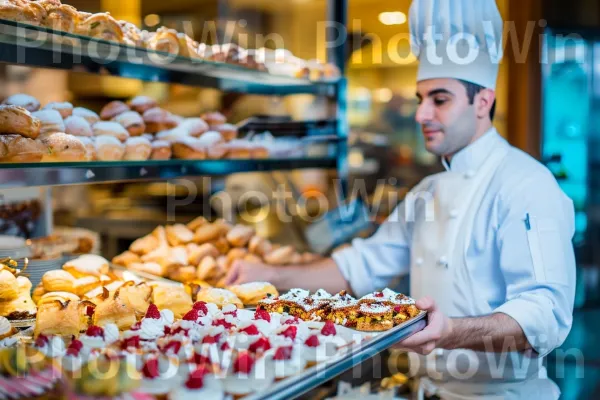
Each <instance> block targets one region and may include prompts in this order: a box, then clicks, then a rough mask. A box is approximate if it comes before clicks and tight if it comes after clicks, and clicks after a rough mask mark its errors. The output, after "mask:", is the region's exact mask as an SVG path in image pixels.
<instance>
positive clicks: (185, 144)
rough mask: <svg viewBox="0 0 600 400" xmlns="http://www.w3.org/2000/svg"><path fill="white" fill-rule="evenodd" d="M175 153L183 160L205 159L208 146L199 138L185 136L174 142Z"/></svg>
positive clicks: (176, 156)
mask: <svg viewBox="0 0 600 400" xmlns="http://www.w3.org/2000/svg"><path fill="white" fill-rule="evenodd" d="M173 155H174V156H175V158H179V159H181V160H204V159H206V147H205V146H204V145H202V143H201V142H199V139H197V138H193V137H191V136H188V137H183V138H180V139H177V140H176V141H175V142H174V143H173Z"/></svg>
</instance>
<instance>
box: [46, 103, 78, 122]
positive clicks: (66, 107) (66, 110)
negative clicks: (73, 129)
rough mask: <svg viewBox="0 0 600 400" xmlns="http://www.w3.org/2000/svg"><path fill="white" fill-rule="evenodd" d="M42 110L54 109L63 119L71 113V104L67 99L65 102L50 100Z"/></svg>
mask: <svg viewBox="0 0 600 400" xmlns="http://www.w3.org/2000/svg"><path fill="white" fill-rule="evenodd" d="M44 110H56V111H58V112H59V113H60V116H61V117H62V118H63V119H64V118H67V117H70V116H71V115H72V114H73V104H71V103H69V102H68V101H65V102H51V103H48V104H46V105H45V106H44Z"/></svg>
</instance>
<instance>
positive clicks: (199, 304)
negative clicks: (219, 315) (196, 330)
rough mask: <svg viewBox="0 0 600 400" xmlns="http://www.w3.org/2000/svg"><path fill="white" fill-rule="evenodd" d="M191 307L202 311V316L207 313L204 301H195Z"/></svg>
mask: <svg viewBox="0 0 600 400" xmlns="http://www.w3.org/2000/svg"><path fill="white" fill-rule="evenodd" d="M192 309H194V310H196V311H201V312H203V313H204V316H206V315H208V307H206V303H205V302H203V301H197V302H195V303H194V306H193V307H192Z"/></svg>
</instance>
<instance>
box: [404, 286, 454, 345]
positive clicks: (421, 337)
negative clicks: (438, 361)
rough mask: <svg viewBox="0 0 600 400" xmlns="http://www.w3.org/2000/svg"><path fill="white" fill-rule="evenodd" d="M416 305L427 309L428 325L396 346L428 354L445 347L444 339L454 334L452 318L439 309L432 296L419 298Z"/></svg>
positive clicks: (420, 308)
mask: <svg viewBox="0 0 600 400" xmlns="http://www.w3.org/2000/svg"><path fill="white" fill-rule="evenodd" d="M416 306H417V308H418V309H419V310H423V311H427V320H428V324H427V326H426V327H425V329H423V330H422V331H419V332H417V333H415V334H413V335H412V336H410V337H408V338H406V339H404V340H403V341H401V342H398V343H397V344H396V345H395V346H394V347H395V348H397V349H401V350H405V351H411V352H415V353H419V354H423V355H427V354H429V353H431V352H432V351H433V350H434V349H436V348H443V345H444V340H446V339H447V338H448V337H450V335H452V320H451V319H450V318H448V317H447V316H446V315H444V313H442V312H441V311H440V310H439V309H438V307H437V305H436V304H435V301H433V299H432V298H431V297H425V298H422V299H420V300H418V301H417V304H416Z"/></svg>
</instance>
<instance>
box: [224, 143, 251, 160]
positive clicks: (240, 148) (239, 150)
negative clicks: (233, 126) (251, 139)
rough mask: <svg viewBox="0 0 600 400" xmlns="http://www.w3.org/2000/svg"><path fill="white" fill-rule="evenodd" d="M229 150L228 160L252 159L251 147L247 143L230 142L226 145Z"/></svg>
mask: <svg viewBox="0 0 600 400" xmlns="http://www.w3.org/2000/svg"><path fill="white" fill-rule="evenodd" d="M224 146H225V147H226V148H227V155H226V158H229V159H248V158H251V157H252V153H251V151H250V145H249V144H248V143H246V142H243V143H240V142H230V143H227V144H225V145H224Z"/></svg>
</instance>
